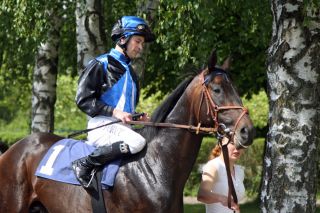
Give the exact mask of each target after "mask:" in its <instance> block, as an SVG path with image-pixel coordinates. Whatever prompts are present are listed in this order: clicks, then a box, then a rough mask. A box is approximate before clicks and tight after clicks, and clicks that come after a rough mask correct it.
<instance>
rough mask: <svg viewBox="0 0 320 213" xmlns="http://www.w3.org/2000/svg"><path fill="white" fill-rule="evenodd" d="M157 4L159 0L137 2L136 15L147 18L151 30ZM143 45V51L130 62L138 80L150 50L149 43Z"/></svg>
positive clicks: (142, 73)
mask: <svg viewBox="0 0 320 213" xmlns="http://www.w3.org/2000/svg"><path fill="white" fill-rule="evenodd" d="M159 4H160V2H159V0H143V1H141V2H140V3H138V8H137V11H138V12H137V14H138V16H141V17H142V18H144V19H145V20H147V22H148V23H149V26H151V30H152V25H153V24H154V22H155V14H156V11H157V8H158V6H159ZM145 45H146V46H145V48H144V51H143V53H142V54H141V55H140V56H138V57H137V58H135V60H134V61H133V63H132V67H133V69H134V70H135V71H136V72H137V74H138V75H139V76H140V81H143V76H144V72H145V66H146V60H147V55H148V54H149V52H150V51H149V49H150V44H149V43H146V44H145Z"/></svg>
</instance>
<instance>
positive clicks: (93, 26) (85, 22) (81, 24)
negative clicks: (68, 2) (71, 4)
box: [76, 0, 106, 74]
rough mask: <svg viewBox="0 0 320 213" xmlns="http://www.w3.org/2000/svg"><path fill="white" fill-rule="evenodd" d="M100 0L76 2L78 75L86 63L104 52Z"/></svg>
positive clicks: (79, 0) (104, 38)
mask: <svg viewBox="0 0 320 213" xmlns="http://www.w3.org/2000/svg"><path fill="white" fill-rule="evenodd" d="M102 11H103V7H102V1H101V0H77V8H76V24H77V27H76V31H77V64H78V73H79V74H80V71H81V70H82V69H83V68H84V67H85V66H86V65H87V64H88V62H89V61H90V60H91V59H93V58H94V57H96V56H97V55H100V54H102V53H104V52H105V40H106V37H105V33H104V31H103V16H102V14H103V13H102Z"/></svg>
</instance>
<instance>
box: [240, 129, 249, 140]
mask: <svg viewBox="0 0 320 213" xmlns="http://www.w3.org/2000/svg"><path fill="white" fill-rule="evenodd" d="M240 134H241V137H242V138H243V139H247V138H248V136H249V130H248V128H246V127H243V128H241V130H240Z"/></svg>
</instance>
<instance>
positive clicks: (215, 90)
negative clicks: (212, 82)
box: [213, 88, 221, 93]
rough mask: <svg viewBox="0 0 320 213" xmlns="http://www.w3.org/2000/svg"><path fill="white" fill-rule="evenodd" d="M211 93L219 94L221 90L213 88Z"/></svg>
mask: <svg viewBox="0 0 320 213" xmlns="http://www.w3.org/2000/svg"><path fill="white" fill-rule="evenodd" d="M213 92H214V93H220V92H221V90H220V89H219V88H214V89H213Z"/></svg>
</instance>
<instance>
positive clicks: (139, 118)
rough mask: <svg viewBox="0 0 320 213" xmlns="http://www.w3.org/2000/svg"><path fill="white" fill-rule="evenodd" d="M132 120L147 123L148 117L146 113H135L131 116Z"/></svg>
mask: <svg viewBox="0 0 320 213" xmlns="http://www.w3.org/2000/svg"><path fill="white" fill-rule="evenodd" d="M133 115H134V116H133V120H134V121H149V119H150V118H149V115H148V113H144V112H143V113H135V114H133Z"/></svg>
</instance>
